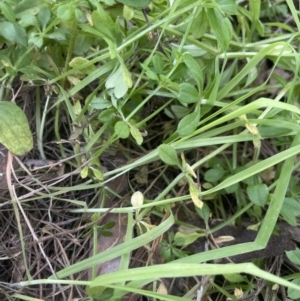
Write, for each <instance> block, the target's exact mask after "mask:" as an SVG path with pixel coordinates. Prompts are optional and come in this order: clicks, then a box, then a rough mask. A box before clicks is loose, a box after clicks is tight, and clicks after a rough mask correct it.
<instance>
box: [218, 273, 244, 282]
mask: <svg viewBox="0 0 300 301" xmlns="http://www.w3.org/2000/svg"><path fill="white" fill-rule="evenodd" d="M223 276H224V278H225V279H226V280H227V281H229V282H231V283H242V282H246V283H247V282H248V280H247V278H246V277H245V276H242V275H241V274H225V275H223Z"/></svg>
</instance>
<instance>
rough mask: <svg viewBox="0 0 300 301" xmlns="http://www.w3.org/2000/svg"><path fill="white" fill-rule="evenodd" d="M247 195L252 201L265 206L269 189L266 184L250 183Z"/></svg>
mask: <svg viewBox="0 0 300 301" xmlns="http://www.w3.org/2000/svg"><path fill="white" fill-rule="evenodd" d="M247 195H248V197H249V199H250V201H251V202H252V203H254V204H256V205H258V206H264V205H265V204H266V203H267V201H268V195H269V190H268V187H267V186H266V185H265V184H255V185H249V186H248V187H247Z"/></svg>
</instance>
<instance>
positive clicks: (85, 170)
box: [80, 166, 89, 179]
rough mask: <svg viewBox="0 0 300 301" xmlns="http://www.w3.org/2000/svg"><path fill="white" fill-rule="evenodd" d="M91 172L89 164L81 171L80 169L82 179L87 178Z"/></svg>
mask: <svg viewBox="0 0 300 301" xmlns="http://www.w3.org/2000/svg"><path fill="white" fill-rule="evenodd" d="M88 174H89V167H88V166H84V167H83V168H82V169H81V171H80V176H81V178H82V179H85V178H86V177H87V176H88Z"/></svg>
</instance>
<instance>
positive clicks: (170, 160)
mask: <svg viewBox="0 0 300 301" xmlns="http://www.w3.org/2000/svg"><path fill="white" fill-rule="evenodd" d="M158 155H159V157H160V159H161V160H162V161H163V162H164V163H166V164H168V165H176V166H180V164H179V160H178V157H177V153H176V151H175V149H174V148H173V147H172V146H170V145H169V144H161V145H160V146H159V147H158Z"/></svg>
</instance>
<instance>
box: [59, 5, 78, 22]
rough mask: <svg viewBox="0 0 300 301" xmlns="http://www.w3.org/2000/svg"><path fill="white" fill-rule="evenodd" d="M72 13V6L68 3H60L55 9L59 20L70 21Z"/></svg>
mask: <svg viewBox="0 0 300 301" xmlns="http://www.w3.org/2000/svg"><path fill="white" fill-rule="evenodd" d="M74 15H75V13H74V7H73V6H71V5H69V4H63V5H60V6H59V7H58V9H57V18H58V19H60V20H63V21H71V20H72V19H73V17H74Z"/></svg>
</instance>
